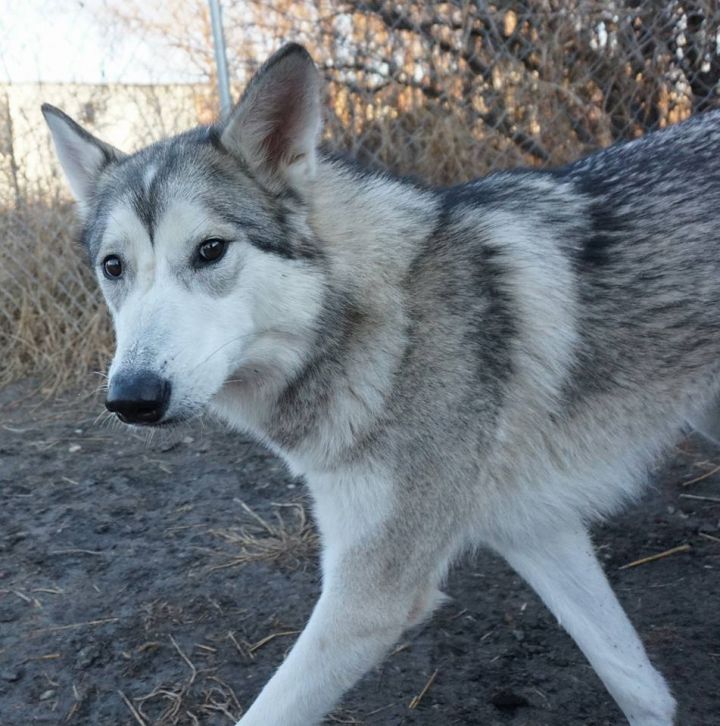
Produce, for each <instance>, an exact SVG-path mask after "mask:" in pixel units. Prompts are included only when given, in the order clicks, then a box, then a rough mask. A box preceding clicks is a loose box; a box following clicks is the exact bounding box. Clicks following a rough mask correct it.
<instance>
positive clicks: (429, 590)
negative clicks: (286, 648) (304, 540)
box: [238, 509, 444, 726]
mask: <svg viewBox="0 0 720 726" xmlns="http://www.w3.org/2000/svg"><path fill="white" fill-rule="evenodd" d="M342 514H345V516H347V517H352V518H353V519H362V513H361V512H358V511H357V509H355V511H353V510H349V511H347V510H346V512H344V513H342ZM342 514H341V512H338V516H339V518H341V519H342ZM319 519H320V525H321V526H320V528H321V531H322V530H323V527H322V517H319ZM335 524H336V525H337V524H338V523H337V522H336V523H335ZM333 529H334V530H335V533H336V536H335V537H329V538H327V539H330V540H331V541H330V542H326V546H327V545H329V547H330V549H329V550H327V551H326V552H325V553H324V556H323V580H324V581H323V591H322V594H321V596H320V599H319V600H318V602H317V604H316V606H315V609H314V611H313V613H312V616H311V617H310V620H309V621H308V623H307V626H306V627H305V630H304V631H303V632H302V634H301V635H300V637H299V638H298V640H297V642H296V643H295V645H294V647H293V648H292V650H291V652H290V654H289V655H288V657H287V658H286V660H285V662H284V663H283V664H282V665H281V666H280V668H279V669H278V671H277V672H276V673H275V675H274V676H273V678H272V679H271V680H270V681H269V683H268V684H267V685H266V686H265V688H264V689H263V691H262V692H261V694H260V695H259V696H258V698H257V700H256V701H255V703H254V704H253V705H252V707H251V708H250V710H249V711H248V712H247V713H246V714H245V715H244V716H243V717H242V719H241V720H240V722H239V724H238V726H312V725H313V724H317V723H318V722H319V721H320V720H321V719H322V718H323V716H325V715H326V714H327V713H328V712H329V711H330V710H331V709H332V708H333V706H334V705H335V704H336V703H337V701H338V700H339V699H340V697H341V696H342V695H343V693H344V692H345V691H346V690H347V689H348V688H350V686H352V685H353V684H354V683H355V682H356V681H357V680H358V679H359V678H360V677H361V676H362V675H363V674H364V673H365V672H367V671H368V670H369V669H370V668H371V667H372V666H373V665H375V664H376V663H377V662H378V661H379V660H380V659H381V658H382V657H383V656H384V655H385V654H386V652H387V651H388V650H389V648H390V647H391V646H392V645H393V643H395V642H396V641H397V640H398V638H399V637H400V635H401V634H402V632H403V631H404V630H405V629H406V628H407V627H409V626H410V625H413V624H415V623H417V622H418V621H420V620H422V619H423V618H424V617H425V616H427V615H429V614H430V612H432V610H433V609H434V607H435V606H436V605H437V604H438V603H439V602H440V601H441V599H442V596H441V595H440V593H439V592H438V590H437V588H436V585H437V582H438V580H439V577H440V576H441V573H442V568H438V563H439V562H441V561H442V560H443V559H444V558H443V553H442V552H438V550H437V548H436V547H435V548H434V551H433V552H430V551H429V548H428V547H427V545H426V544H425V542H424V541H423V540H427V538H423V537H422V536H421V532H420V531H418V532H417V533H416V534H417V536H413V533H411V532H408V529H409V528H408V524H407V521H402V520H399V521H393V518H392V517H390V518H388V519H385V520H384V521H383V522H382V524H379V525H377V527H375V528H373V530H372V531H365V532H364V534H363V536H362V537H360V538H356V537H352V539H353V540H354V541H353V542H352V544H346V545H345V546H343V545H342V544H341V542H340V540H341V539H342V530H343V529H345V530H346V532H352V531H353V530H354V531H356V532H357V531H358V529H360V530H362V529H363V528H362V527H360V528H358V526H357V522H354V523H352V524H350V523H348V524H347V526H346V527H345V528H344V527H343V526H342V525H341V526H339V527H338V526H335V527H334V528H333ZM401 532H402V534H400V533H401ZM323 534H325V533H323Z"/></svg>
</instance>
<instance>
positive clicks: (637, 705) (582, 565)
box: [498, 525, 675, 726]
mask: <svg viewBox="0 0 720 726" xmlns="http://www.w3.org/2000/svg"><path fill="white" fill-rule="evenodd" d="M498 549H499V550H500V552H501V553H502V554H503V555H504V556H505V558H506V559H507V560H508V562H509V563H510V564H511V565H512V566H513V567H514V568H515V570H516V571H517V572H518V573H519V574H520V575H522V577H524V578H525V580H527V581H528V583H529V584H530V585H532V587H533V588H534V589H535V591H536V592H537V593H538V594H539V595H540V597H541V598H542V599H543V600H544V602H545V604H546V605H547V606H548V608H550V610H551V611H552V612H553V614H554V615H555V617H557V619H558V621H559V622H560V624H561V625H562V626H563V627H564V628H565V629H566V630H567V632H568V633H569V634H570V635H571V636H572V637H573V639H574V640H575V642H576V643H577V644H578V646H580V649H581V650H582V652H583V653H584V654H585V656H586V657H587V659H588V660H589V661H590V663H591V664H592V666H593V668H594V669H595V672H596V673H597V674H598V675H599V676H600V678H601V680H602V681H603V683H604V684H605V686H606V688H607V689H608V691H610V693H611V694H612V696H613V697H614V698H615V700H616V701H617V703H618V705H619V706H620V708H621V709H622V710H623V712H624V714H625V716H626V718H627V720H628V721H629V722H630V724H632V726H671V724H672V723H673V714H674V712H675V701H674V699H673V697H672V696H671V695H670V691H669V690H668V687H667V685H666V684H665V681H664V680H663V678H662V676H661V675H660V674H659V673H658V672H657V671H656V670H655V669H654V668H653V666H652V665H651V663H650V661H649V660H648V657H647V655H646V653H645V648H644V647H643V644H642V643H641V642H640V638H639V637H638V635H637V633H636V632H635V629H634V628H633V626H632V625H631V623H630V621H629V620H628V618H627V615H625V612H624V611H623V609H622V607H621V605H620V603H619V602H618V601H617V598H616V597H615V594H614V593H613V591H612V589H611V588H610V584H609V583H608V581H607V578H606V577H605V573H604V572H603V571H602V568H601V567H600V564H599V562H598V561H597V558H596V557H595V553H594V551H593V547H592V544H591V542H590V538H589V537H588V534H587V532H586V530H585V529H584V528H583V527H582V526H580V525H578V526H577V527H576V528H574V529H571V530H568V531H565V532H557V531H552V532H548V533H547V535H546V536H543V537H538V538H534V537H533V538H529V537H527V536H524V535H521V536H519V537H518V538H517V540H516V541H515V542H513V543H510V544H506V545H504V546H502V547H499V548H498Z"/></svg>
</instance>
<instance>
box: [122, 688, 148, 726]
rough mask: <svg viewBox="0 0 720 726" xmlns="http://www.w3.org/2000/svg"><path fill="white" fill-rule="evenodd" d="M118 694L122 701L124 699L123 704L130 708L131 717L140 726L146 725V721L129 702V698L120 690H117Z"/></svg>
mask: <svg viewBox="0 0 720 726" xmlns="http://www.w3.org/2000/svg"><path fill="white" fill-rule="evenodd" d="M118 693H119V694H120V698H122V700H123V701H125V705H126V706H127V707H128V709H129V710H130V713H131V714H132V715H133V718H134V719H135V720H136V721H137V722H138V723H139V724H140V726H147V722H146V721H145V719H144V718H143V717H142V716H141V715H140V714H139V713H138V712H137V711H136V710H135V706H133V705H132V703H130V700H129V699H128V697H127V696H126V695H125V694H124V693H123V692H122V691H118Z"/></svg>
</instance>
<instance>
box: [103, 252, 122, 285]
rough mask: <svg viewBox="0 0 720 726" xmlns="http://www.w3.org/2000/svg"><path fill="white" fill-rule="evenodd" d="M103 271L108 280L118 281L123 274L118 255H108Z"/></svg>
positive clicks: (104, 261)
mask: <svg viewBox="0 0 720 726" xmlns="http://www.w3.org/2000/svg"><path fill="white" fill-rule="evenodd" d="M102 270H103V274H104V275H105V277H107V278H108V280H112V279H117V278H118V277H120V276H121V275H122V273H123V266H122V262H121V261H120V258H119V257H118V256H117V255H108V256H107V257H106V258H105V259H104V260H103V263H102Z"/></svg>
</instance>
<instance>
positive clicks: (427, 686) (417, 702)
mask: <svg viewBox="0 0 720 726" xmlns="http://www.w3.org/2000/svg"><path fill="white" fill-rule="evenodd" d="M439 670H440V669H439V668H436V669H435V672H434V673H433V674H432V675H431V676H430V678H428V681H427V683H426V684H425V686H424V687H423V689H422V691H420V693H418V694H417V696H415V697H414V698H413V699H412V701H410V703H409V704H408V708H409V709H416V708H417V707H418V706H419V705H420V701H422V700H423V698H424V697H425V694H426V693H427V692H428V691H429V690H430V686H432V684H433V683H434V682H435V678H436V677H437V674H438V671H439Z"/></svg>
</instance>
